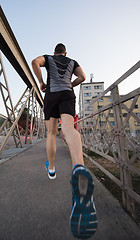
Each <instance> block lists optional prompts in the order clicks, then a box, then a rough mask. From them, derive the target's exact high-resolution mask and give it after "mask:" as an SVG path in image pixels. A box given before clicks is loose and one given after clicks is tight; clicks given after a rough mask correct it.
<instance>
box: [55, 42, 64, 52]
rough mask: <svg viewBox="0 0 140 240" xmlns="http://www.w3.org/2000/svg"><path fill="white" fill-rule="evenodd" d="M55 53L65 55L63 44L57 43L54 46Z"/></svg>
mask: <svg viewBox="0 0 140 240" xmlns="http://www.w3.org/2000/svg"><path fill="white" fill-rule="evenodd" d="M54 51H55V53H57V54H58V53H65V52H66V47H65V45H64V44H62V43H58V44H57V45H56V47H55V50H54Z"/></svg>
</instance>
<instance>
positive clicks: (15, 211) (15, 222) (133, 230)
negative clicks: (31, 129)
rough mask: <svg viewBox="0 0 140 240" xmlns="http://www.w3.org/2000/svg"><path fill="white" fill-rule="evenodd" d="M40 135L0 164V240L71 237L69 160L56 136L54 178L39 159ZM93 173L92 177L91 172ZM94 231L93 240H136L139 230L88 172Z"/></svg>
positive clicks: (42, 154)
mask: <svg viewBox="0 0 140 240" xmlns="http://www.w3.org/2000/svg"><path fill="white" fill-rule="evenodd" d="M45 161H46V153H45V139H44V140H42V141H40V142H38V143H37V144H35V145H33V146H32V147H30V148H28V149H27V150H26V151H24V152H22V153H21V154H19V155H18V156H16V157H14V158H13V159H11V160H9V161H6V162H4V163H3V164H1V165H0V240H46V239H47V240H63V239H65V240H72V239H75V238H74V237H73V236H72V234H71V231H70V228H69V216H70V211H71V203H72V201H71V199H72V196H71V186H70V177H71V160H70V154H69V151H68V148H67V146H66V144H65V143H64V142H63V141H62V140H61V139H60V138H57V154H56V171H57V178H56V179H55V180H53V181H52V180H49V179H48V176H47V173H46V170H45V167H44V164H45ZM93 177H94V176H93ZM94 181H95V191H94V198H95V203H96V209H97V214H98V221H99V224H98V230H97V232H96V234H95V235H94V236H93V237H92V238H91V239H94V240H139V239H140V229H139V227H138V226H137V225H136V223H135V222H134V221H133V220H132V219H131V218H130V217H129V216H128V215H127V214H126V213H125V212H124V211H123V209H122V208H121V207H120V205H119V203H118V202H117V200H116V199H115V198H114V197H113V196H112V195H111V194H110V192H109V191H108V190H107V189H106V188H105V187H104V186H103V185H102V184H101V183H100V182H99V181H98V180H97V179H96V178H95V177H94Z"/></svg>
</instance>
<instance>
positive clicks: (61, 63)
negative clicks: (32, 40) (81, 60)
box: [44, 55, 79, 92]
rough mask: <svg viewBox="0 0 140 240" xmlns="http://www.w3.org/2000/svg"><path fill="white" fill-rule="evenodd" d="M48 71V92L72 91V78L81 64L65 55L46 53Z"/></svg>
mask: <svg viewBox="0 0 140 240" xmlns="http://www.w3.org/2000/svg"><path fill="white" fill-rule="evenodd" d="M44 57H45V67H46V70H47V72H48V78H47V88H46V92H59V91H64V90H70V91H72V84H71V78H72V74H73V73H74V70H75V69H76V68H77V67H78V66H79V64H78V63H77V62H76V61H75V60H73V59H70V58H68V57H66V56H64V55H52V56H50V55H44Z"/></svg>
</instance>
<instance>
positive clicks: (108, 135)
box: [76, 61, 140, 218]
mask: <svg viewBox="0 0 140 240" xmlns="http://www.w3.org/2000/svg"><path fill="white" fill-rule="evenodd" d="M139 68H140V61H139V62H137V64H135V65H134V66H133V67H132V68H131V69H129V70H128V71H127V72H126V73H125V74H124V75H123V76H121V77H120V78H119V79H118V80H117V81H116V82H114V83H113V84H112V85H111V86H110V87H108V88H107V89H106V90H105V91H104V92H103V93H101V94H100V95H99V96H97V97H94V98H93V99H92V102H91V103H90V105H88V106H87V107H86V108H85V109H83V110H82V112H81V113H79V116H81V115H83V116H84V112H85V111H86V109H87V108H88V107H89V106H92V107H93V112H92V114H90V115H88V116H85V117H83V118H81V119H79V120H78V121H77V123H76V124H77V127H78V131H79V132H80V134H81V137H82V144H83V148H84V150H85V151H84V156H85V157H86V158H87V159H89V160H90V161H91V162H92V163H93V164H94V165H95V166H96V167H97V168H99V169H100V170H101V171H102V172H103V173H105V174H106V175H107V176H108V177H109V178H110V179H111V180H113V181H114V182H115V183H116V184H117V185H118V186H119V187H120V188H121V191H122V202H123V207H124V208H125V209H126V210H127V211H128V212H129V213H130V214H131V216H133V217H134V218H135V202H137V203H140V195H139V194H138V193H137V192H136V191H135V190H134V188H133V184H132V175H133V174H136V175H138V176H140V127H139V126H140V88H137V89H136V90H134V91H132V92H130V93H129V94H126V95H123V96H120V95H119V90H118V85H119V84H120V83H121V82H122V81H123V80H125V79H126V78H127V77H129V76H130V75H131V74H133V73H134V72H135V71H136V70H138V69H139ZM110 92H111V95H108V96H107V95H106V94H107V93H108V94H109V93H110ZM107 98H108V99H110V101H111V102H110V103H109V104H108V103H107V101H106V104H105V103H104V102H105V99H107ZM101 104H102V106H101ZM137 109H138V110H139V112H137V111H136V110H137ZM132 120H133V121H132ZM131 125H133V126H135V128H136V127H137V128H138V130H137V132H135V133H133V134H131V132H130V129H131ZM137 133H138V134H137ZM86 150H90V151H92V152H95V153H96V154H98V155H100V156H102V157H103V158H104V159H106V162H107V161H109V162H111V163H113V164H114V166H117V167H118V168H119V170H120V171H119V172H120V174H119V178H118V177H116V176H114V175H113V174H112V173H111V172H110V171H109V170H108V169H106V168H105V166H104V165H103V166H102V164H101V163H99V162H98V161H96V160H95V159H92V158H91V156H89V155H88V154H87V153H86ZM137 163H138V164H137Z"/></svg>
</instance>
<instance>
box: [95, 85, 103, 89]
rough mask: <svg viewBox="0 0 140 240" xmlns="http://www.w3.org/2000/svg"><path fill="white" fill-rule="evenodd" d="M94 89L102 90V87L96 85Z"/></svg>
mask: <svg viewBox="0 0 140 240" xmlns="http://www.w3.org/2000/svg"><path fill="white" fill-rule="evenodd" d="M94 89H102V85H96V86H94Z"/></svg>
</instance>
